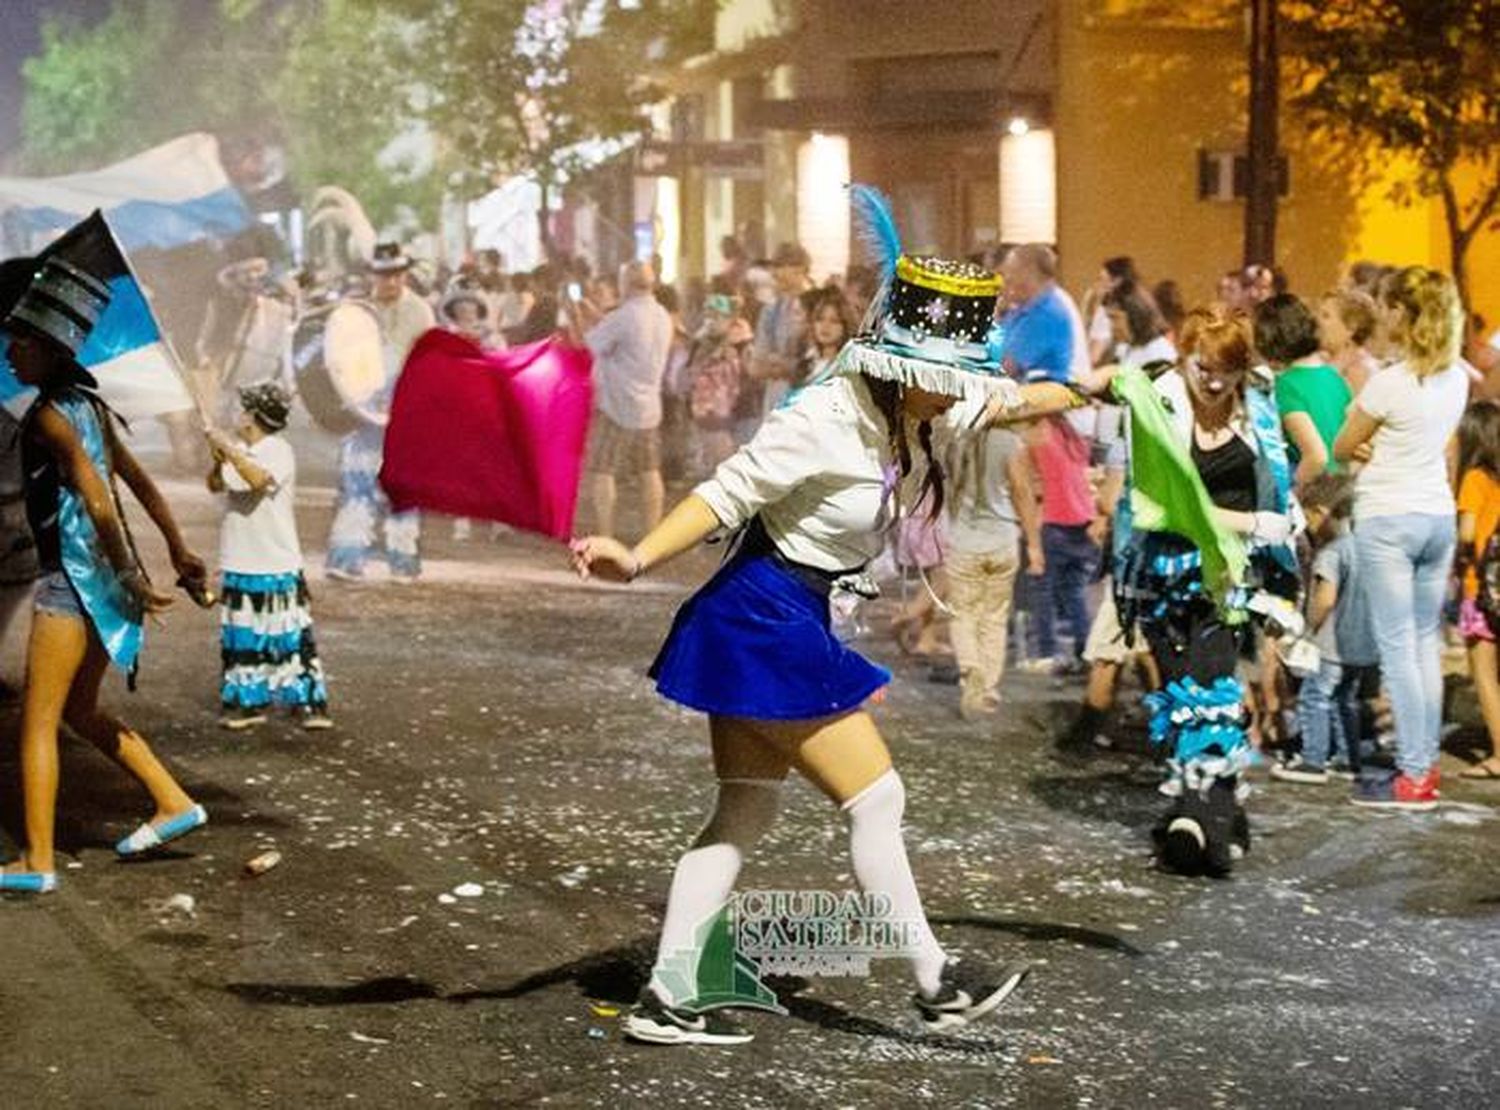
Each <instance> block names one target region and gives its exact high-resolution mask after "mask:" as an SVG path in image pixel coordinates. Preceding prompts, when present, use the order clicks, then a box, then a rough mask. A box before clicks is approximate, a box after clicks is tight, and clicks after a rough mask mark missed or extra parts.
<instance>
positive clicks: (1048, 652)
mask: <svg viewBox="0 0 1500 1110" xmlns="http://www.w3.org/2000/svg"><path fill="white" fill-rule="evenodd" d="M1025 441H1026V447H1027V450H1028V452H1029V454H1030V458H1031V462H1032V463H1033V464H1034V466H1035V468H1036V472H1037V475H1038V477H1039V478H1040V480H1041V485H1042V489H1041V497H1042V561H1043V564H1044V565H1043V568H1042V575H1041V579H1040V583H1039V584H1040V589H1039V590H1037V592H1036V595H1035V600H1036V606H1035V609H1034V610H1033V616H1034V618H1035V621H1036V648H1037V657H1036V658H1034V659H1028V660H1026V661H1025V662H1023V663H1022V664H1021V665H1020V669H1021V670H1023V671H1026V672H1028V673H1031V674H1055V673H1060V672H1064V671H1082V670H1084V669H1085V667H1084V663H1083V649H1084V647H1085V646H1086V645H1087V643H1088V635H1089V625H1090V623H1091V621H1092V617H1091V616H1090V614H1089V607H1088V586H1089V582H1091V581H1092V580H1093V577H1094V575H1095V573H1097V571H1098V569H1099V554H1100V552H1099V545H1098V544H1097V543H1095V542H1094V540H1093V538H1092V537H1091V536H1090V535H1089V528H1090V526H1091V525H1092V524H1093V523H1094V517H1095V503H1094V490H1093V487H1092V485H1090V483H1089V451H1090V447H1089V441H1088V440H1086V439H1085V438H1084V437H1083V436H1081V435H1079V434H1078V432H1077V431H1075V430H1074V429H1073V426H1072V425H1071V424H1069V423H1068V421H1067V420H1062V419H1054V420H1044V421H1037V422H1036V423H1035V424H1033V425H1032V426H1031V427H1030V428H1029V429H1028V430H1027V432H1026V440H1025ZM1059 623H1061V624H1062V625H1063V626H1064V634H1065V635H1067V636H1069V637H1070V638H1071V643H1070V645H1069V647H1070V651H1069V653H1068V654H1067V655H1066V656H1065V655H1063V654H1062V650H1061V647H1060V639H1059V635H1058V624H1059Z"/></svg>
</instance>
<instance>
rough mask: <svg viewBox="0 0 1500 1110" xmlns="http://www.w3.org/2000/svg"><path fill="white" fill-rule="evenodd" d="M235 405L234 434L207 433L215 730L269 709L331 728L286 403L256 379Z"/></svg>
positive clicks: (276, 388) (281, 392)
mask: <svg viewBox="0 0 1500 1110" xmlns="http://www.w3.org/2000/svg"><path fill="white" fill-rule="evenodd" d="M240 404H241V406H242V407H243V409H244V416H243V418H242V419H241V421H240V425H239V427H238V428H237V429H236V430H235V434H232V435H231V434H229V433H226V432H222V431H218V430H214V431H212V432H210V433H208V444H209V448H210V450H211V451H212V452H213V457H214V469H213V471H212V472H210V474H209V476H208V488H209V489H210V490H213V491H214V492H215V493H223V494H225V495H226V498H227V501H228V504H227V505H226V507H225V512H224V522H223V525H222V527H221V530H220V534H219V535H220V539H219V563H220V569H221V570H222V572H223V589H222V598H221V603H220V610H219V612H220V645H221V650H222V654H223V665H224V680H223V684H222V687H221V691H220V699H221V701H222V703H223V709H224V715H223V717H222V718H221V720H220V723H221V724H223V726H224V727H225V728H229V729H236V730H238V729H246V728H251V727H253V726H255V725H258V724H263V723H264V722H265V720H266V710H267V709H268V708H270V707H271V706H273V705H277V706H284V707H286V708H288V709H291V710H292V711H293V712H294V713H296V714H297V715H298V717H299V718H300V720H301V724H302V727H303V728H305V729H326V728H332V727H333V721H332V720H330V719H329V717H328V689H327V687H326V685H325V684H324V681H323V664H322V663H321V661H320V660H319V659H318V649H317V646H316V644H315V643H314V640H313V621H312V610H311V609H310V608H309V597H308V592H307V580H306V579H305V578H304V577H303V574H302V546H301V544H300V542H299V541H298V538H297V518H296V516H295V515H294V512H293V505H294V502H295V500H296V492H295V483H296V478H297V460H296V456H295V455H294V454H293V452H292V445H291V444H290V443H288V442H287V441H286V440H285V439H284V438H283V437H282V436H281V435H280V434H279V433H280V432H281V431H282V429H284V428H285V427H286V422H287V417H288V415H289V414H290V412H291V406H292V399H291V396H290V395H289V394H288V393H287V391H286V390H285V389H283V388H282V387H281V386H280V385H278V384H276V383H275V382H261V383H259V384H257V385H250V386H246V387H244V388H243V389H241V390H240Z"/></svg>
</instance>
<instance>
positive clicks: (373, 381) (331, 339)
mask: <svg viewBox="0 0 1500 1110" xmlns="http://www.w3.org/2000/svg"><path fill="white" fill-rule="evenodd" d="M292 373H293V374H295V375H296V378H297V393H298V395H299V396H300V397H301V398H302V403H303V404H304V405H306V406H307V411H308V413H309V414H310V415H311V416H312V418H313V420H314V421H316V422H317V424H318V425H319V426H320V427H322V428H323V429H324V430H325V431H329V432H332V433H334V434H335V435H341V436H342V435H348V434H349V433H350V432H353V431H357V430H358V429H360V428H362V427H365V426H366V425H367V424H368V421H367V420H365V418H364V417H362V416H360V415H359V413H358V411H357V410H356V406H358V405H362V404H364V403H365V402H366V401H368V400H369V399H370V398H371V397H373V396H374V395H375V394H376V393H378V392H380V390H381V388H382V387H384V385H385V350H384V346H383V344H382V343H381V337H380V321H379V320H378V319H376V316H375V310H374V309H372V308H371V307H370V306H369V305H367V304H364V303H362V302H360V301H339V302H337V303H335V304H331V305H325V306H323V307H321V308H316V309H314V310H313V311H311V312H309V313H307V314H306V315H305V316H303V317H302V318H301V319H300V320H298V321H297V327H296V328H295V330H294V331H293V332H292Z"/></svg>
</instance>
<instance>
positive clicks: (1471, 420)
mask: <svg viewBox="0 0 1500 1110" xmlns="http://www.w3.org/2000/svg"><path fill="white" fill-rule="evenodd" d="M1471 470H1480V471H1483V472H1484V473H1485V474H1487V475H1489V477H1490V479H1491V480H1492V481H1496V482H1500V406H1497V405H1495V404H1494V403H1492V402H1489V401H1481V402H1479V403H1478V404H1475V405H1470V406H1469V407H1468V408H1467V409H1465V410H1464V415H1463V419H1462V420H1460V421H1459V422H1458V473H1459V476H1460V477H1462V476H1463V475H1465V474H1467V473H1468V472H1469V471H1471Z"/></svg>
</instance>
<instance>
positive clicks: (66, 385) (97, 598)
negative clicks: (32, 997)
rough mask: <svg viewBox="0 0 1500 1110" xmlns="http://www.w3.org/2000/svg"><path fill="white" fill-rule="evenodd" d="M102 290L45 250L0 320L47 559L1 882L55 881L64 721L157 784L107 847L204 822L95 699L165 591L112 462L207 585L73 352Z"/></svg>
mask: <svg viewBox="0 0 1500 1110" xmlns="http://www.w3.org/2000/svg"><path fill="white" fill-rule="evenodd" d="M108 300H109V291H108V287H107V286H106V285H104V284H103V283H101V282H99V281H98V280H97V279H95V278H93V277H92V276H90V275H88V274H86V273H84V272H82V271H81V270H78V269H75V268H74V267H72V266H70V265H68V264H67V263H65V262H62V261H59V260H56V259H53V260H49V261H48V262H46V263H45V264H44V266H43V268H42V270H41V272H40V273H39V274H38V275H37V276H36V277H35V278H34V280H33V281H32V282H31V283H30V285H29V286H28V287H27V288H26V289H25V290H24V291H23V292H22V293H21V295H20V298H19V300H18V302H17V303H16V306H15V308H14V310H13V311H12V312H11V313H10V314H9V316H7V317H6V318H5V319H4V322H3V325H0V326H3V328H4V330H5V332H6V333H7V334H8V335H9V337H10V338H9V349H8V355H9V360H10V364H11V366H12V367H13V368H14V370H15V373H16V377H17V378H18V379H19V380H20V381H21V382H22V384H24V385H27V386H32V387H34V388H36V389H37V390H38V392H39V396H38V398H37V400H36V402H35V404H34V405H33V407H32V408H31V410H30V411H29V413H28V414H27V418H26V421H25V424H24V426H23V429H22V435H23V436H24V440H23V446H22V451H23V459H24V463H25V468H26V499H27V515H28V517H29V519H30V522H31V527H32V531H33V532H34V533H35V536H36V542H37V553H38V557H39V561H40V563H41V570H42V578H41V581H40V582H39V583H38V587H37V593H36V603H35V604H36V613H35V618H34V620H33V621H32V628H31V640H30V643H29V645H28V648H27V657H26V693H25V697H24V700H23V703H22V711H21V785H22V790H23V793H24V796H25V813H26V847H25V850H24V852H23V853H22V855H21V858H20V859H19V860H17V861H15V862H13V863H11V864H8V865H6V867H5V869H4V871H3V872H0V891H13V892H21V893H28V894H42V893H46V892H49V891H52V890H55V889H56V888H57V873H56V866H55V863H54V852H53V831H54V825H55V818H56V810H57V783H58V750H57V739H58V728H59V726H60V725H61V724H63V723H64V722H65V723H66V724H67V725H68V727H69V728H71V729H72V730H73V731H74V732H76V733H78V734H79V735H80V736H82V737H83V738H85V739H86V740H88V741H89V742H90V743H92V744H94V746H95V747H97V748H98V749H99V750H100V751H102V752H103V753H104V754H105V755H107V756H109V757H110V758H111V759H113V760H114V761H115V762H116V763H118V764H119V765H120V766H121V767H122V768H124V769H125V770H126V771H127V772H129V773H130V774H131V775H133V776H134V777H135V779H136V780H137V781H138V782H139V783H140V784H141V785H142V786H144V787H145V788H146V790H147V792H148V793H149V794H150V795H151V799H152V802H153V804H154V807H155V810H154V813H153V814H152V816H151V819H150V820H149V821H147V822H146V823H145V824H143V825H141V826H140V827H139V828H138V829H136V831H135V832H133V833H132V834H130V835H129V836H127V837H126V838H125V839H123V840H121V841H120V842H119V843H118V844H117V845H116V846H115V851H116V852H117V853H118V854H119V855H120V856H122V857H125V856H135V855H139V854H141V853H142V852H146V851H150V850H152V849H154V848H156V847H158V846H160V845H161V844H164V843H166V842H167V841H169V840H173V839H176V838H177V837H179V836H182V835H184V834H186V833H189V832H191V831H193V830H194V829H197V828H199V827H201V826H202V825H204V824H205V823H206V822H207V821H208V816H207V814H206V813H205V812H204V810H203V807H202V806H200V805H196V804H194V802H193V800H192V798H190V797H189V796H188V794H187V793H186V792H185V791H184V790H183V788H182V787H181V785H179V784H178V782H177V780H176V779H175V778H173V777H172V775H171V773H170V772H169V771H168V770H167V769H166V768H165V767H163V766H162V764H161V762H160V761H159V760H158V759H157V758H156V755H155V754H154V753H153V752H152V751H151V748H150V746H149V745H147V743H146V741H145V739H144V738H142V737H141V735H140V734H139V733H137V732H135V731H134V730H133V729H131V728H130V727H129V726H128V725H126V724H124V723H123V722H121V721H119V720H117V719H116V718H115V717H112V716H110V715H109V714H108V713H106V712H104V711H103V710H101V709H100V707H99V685H100V683H101V681H102V680H103V678H104V673H105V671H106V669H107V668H108V667H109V664H110V663H114V664H115V665H116V666H118V667H120V668H121V669H122V670H125V671H127V672H129V673H130V674H131V675H132V676H133V675H134V671H135V666H136V662H137V659H138V656H139V654H140V649H141V641H142V628H141V622H142V618H143V616H144V614H146V613H155V612H159V611H161V610H163V609H165V608H167V607H168V606H169V605H170V604H171V603H172V602H171V598H170V597H169V596H167V595H166V594H163V593H160V592H158V591H157V590H156V589H155V588H154V587H153V586H152V585H151V583H150V581H149V580H148V579H147V578H146V575H145V572H144V571H143V570H142V569H141V566H140V563H139V560H138V559H137V557H136V553H135V549H134V546H133V544H132V543H131V541H130V536H129V534H128V532H127V531H126V528H125V521H124V518H123V516H122V515H121V512H120V509H119V506H118V504H117V502H116V499H115V494H114V476H115V475H116V474H118V475H119V476H120V478H122V479H123V480H124V482H125V484H126V485H128V486H129V487H130V489H131V492H133V493H134V494H135V496H136V498H137V500H139V501H140V503H141V505H142V506H143V507H144V508H145V510H146V512H147V513H148V514H149V515H150V517H151V519H152V521H153V522H154V523H155V524H156V526H157V527H158V528H159V529H160V530H161V533H162V537H163V538H164V539H165V540H166V542H167V549H168V551H169V552H170V553H171V559H172V566H173V568H174V569H175V570H176V571H177V574H178V575H179V580H180V581H182V582H184V583H186V584H192V585H195V586H198V587H201V585H202V583H203V581H204V579H205V577H206V574H207V571H206V568H205V566H204V564H203V561H202V560H201V559H199V558H198V556H196V555H194V554H193V553H192V552H191V551H190V550H189V549H188V547H187V544H186V543H185V542H184V540H183V538H182V534H181V533H180V532H179V531H178V528H177V524H176V522H175V521H174V520H173V517H172V512H171V510H170V509H169V508H168V506H167V503H166V501H165V499H164V498H163V497H162V495H161V493H160V492H159V491H158V490H157V488H156V486H155V484H154V483H153V482H152V481H151V479H150V477H148V476H147V474H146V472H145V471H144V470H143V469H142V468H141V466H140V464H139V463H138V462H137V461H136V460H135V457H134V456H133V455H131V453H130V452H129V450H127V449H126V447H125V445H124V444H123V443H121V442H120V440H119V438H118V437H117V436H116V434H115V430H114V425H113V423H112V420H111V417H110V414H109V410H108V409H107V408H105V406H104V404H103V402H102V401H100V400H99V398H98V397H97V395H95V394H94V393H93V392H92V390H93V388H95V386H96V385H97V383H96V382H95V381H94V379H93V377H92V376H91V375H90V374H89V373H88V372H87V371H86V370H84V369H83V367H81V366H80V365H79V364H78V362H77V361H76V359H75V356H76V354H77V352H78V350H79V348H80V347H81V346H82V345H83V342H84V340H85V339H86V338H87V337H88V334H89V332H90V331H91V330H92V328H93V325H94V323H95V322H96V321H97V320H98V317H99V314H100V313H101V312H102V311H103V309H104V307H105V305H106V304H107V303H108Z"/></svg>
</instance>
